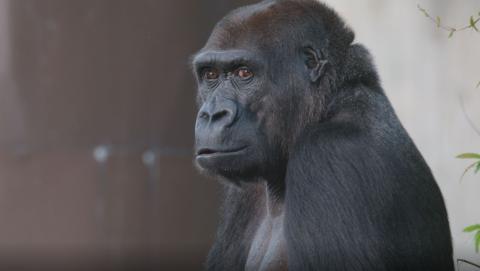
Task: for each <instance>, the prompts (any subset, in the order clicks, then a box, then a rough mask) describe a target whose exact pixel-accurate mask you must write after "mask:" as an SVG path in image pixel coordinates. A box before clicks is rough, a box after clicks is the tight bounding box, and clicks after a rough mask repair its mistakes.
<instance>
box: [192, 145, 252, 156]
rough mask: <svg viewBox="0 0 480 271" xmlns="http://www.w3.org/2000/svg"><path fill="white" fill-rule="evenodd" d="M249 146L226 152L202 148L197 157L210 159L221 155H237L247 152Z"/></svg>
mask: <svg viewBox="0 0 480 271" xmlns="http://www.w3.org/2000/svg"><path fill="white" fill-rule="evenodd" d="M246 148H247V146H243V147H240V148H235V149H226V150H216V149H212V148H200V149H199V150H198V151H197V157H208V156H219V155H228V154H235V153H239V152H241V151H243V150H245V149H246Z"/></svg>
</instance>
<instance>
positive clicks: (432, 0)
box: [0, 0, 480, 270]
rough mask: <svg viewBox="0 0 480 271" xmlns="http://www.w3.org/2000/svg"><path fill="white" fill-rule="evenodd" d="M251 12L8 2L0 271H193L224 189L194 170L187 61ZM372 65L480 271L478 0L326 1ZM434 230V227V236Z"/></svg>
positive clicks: (0, 113)
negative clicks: (475, 165) (469, 229)
mask: <svg viewBox="0 0 480 271" xmlns="http://www.w3.org/2000/svg"><path fill="white" fill-rule="evenodd" d="M248 2H253V1H248V0H238V1H233V0H231V1H223V0H202V1H197V0H181V1H155V0H137V1H128V0H102V1H97V0H82V1H79V0H77V1H62V0H42V1H35V0H0V269H1V270H5V268H6V267H8V268H9V269H8V270H14V269H21V268H24V269H25V268H31V267H32V266H33V267H37V268H36V270H38V267H39V266H42V267H45V268H46V269H49V270H53V269H55V268H59V269H60V270H61V269H62V268H64V267H65V266H66V265H68V266H69V267H73V266H74V267H76V268H77V269H82V268H85V269H90V270H92V268H94V267H104V268H112V269H115V270H127V269H128V270H130V269H131V268H133V267H134V266H135V267H137V268H138V267H139V266H142V267H143V268H147V267H148V268H151V269H157V270H168V269H169V268H170V269H173V270H180V269H181V268H184V269H191V270H199V269H200V268H201V264H202V262H203V260H204V258H205V256H206V253H207V251H208V247H209V245H210V243H211V241H212V239H213V236H214V230H215V225H216V219H217V218H216V214H217V205H218V204H217V203H218V194H219V193H218V191H219V186H218V185H217V184H216V183H215V182H214V181H211V180H206V179H203V178H201V177H199V176H198V175H197V174H196V173H195V170H194V169H193V166H192V155H191V153H192V151H191V148H192V139H193V134H192V133H193V121H194V116H195V110H196V109H195V105H194V95H195V86H194V84H193V81H192V76H191V73H190V71H189V68H188V57H189V56H190V55H191V54H192V53H194V52H195V51H196V50H198V49H199V48H200V47H201V46H202V44H203V42H204V41H205V40H206V38H207V37H208V34H209V31H210V30H211V28H212V27H213V25H214V23H215V22H216V21H217V20H218V19H219V18H221V17H222V15H224V13H225V12H226V11H227V10H230V9H231V8H233V7H235V6H239V5H243V4H246V3H248ZM326 2H327V3H329V4H330V5H331V6H333V7H334V8H335V9H336V10H337V11H338V12H339V13H340V14H341V15H342V16H343V17H345V19H346V20H347V22H348V23H349V24H350V25H351V26H352V27H353V28H354V30H355V31H356V33H357V41H359V42H361V43H363V44H365V45H366V46H367V47H368V48H369V49H370V50H371V53H372V54H373V56H374V58H375V60H376V63H377V65H378V69H379V73H380V76H381V78H382V79H383V86H384V87H385V90H386V93H387V95H388V96H389V97H390V99H391V101H392V103H393V105H394V107H395V109H396V110H397V113H398V115H399V116H400V118H401V120H402V121H403V123H404V125H405V127H406V129H407V130H408V131H409V133H410V134H411V136H412V137H413V139H414V140H415V142H416V143H417V145H418V147H419V149H420V150H421V151H422V153H423V154H424V156H425V158H426V160H427V162H428V163H429V164H430V166H431V167H432V170H433V172H434V174H435V176H436V178H437V181H438V182H439V185H440V186H441V189H442V191H443V193H444V195H445V198H446V201H447V205H448V211H449V215H450V221H451V225H452V233H453V237H454V241H455V249H456V256H457V257H462V258H467V259H470V260H472V261H475V262H477V263H479V262H480V258H479V256H478V254H475V253H474V249H473V248H474V246H473V241H472V240H473V239H472V236H471V235H468V234H464V233H462V229H463V228H464V227H465V226H467V225H469V224H474V223H480V211H479V206H480V180H479V179H480V178H479V177H478V175H477V176H476V177H475V176H474V175H471V174H468V175H467V176H466V177H465V179H464V180H463V182H462V183H459V179H460V176H461V174H462V172H463V170H464V169H465V167H466V166H467V162H466V161H462V160H458V159H455V156H456V155H457V154H459V153H461V152H473V151H477V152H478V151H479V146H480V136H479V135H477V134H476V133H475V132H474V130H473V129H472V128H471V127H470V126H469V124H468V122H467V120H466V117H465V114H464V113H463V110H462V107H461V102H460V98H459V97H462V99H463V101H464V108H465V111H466V113H467V114H468V115H469V116H470V118H471V119H472V120H473V121H475V122H476V123H477V126H479V127H480V106H479V103H480V90H479V89H475V85H476V83H477V82H478V81H479V80H480V69H479V63H480V51H479V50H478V46H479V44H480V35H479V34H476V33H473V32H470V31H466V32H461V33H458V34H456V35H455V36H454V38H452V39H447V35H448V33H445V32H442V31H440V30H437V29H436V28H435V26H434V25H433V23H431V22H429V21H428V20H426V18H425V17H424V16H423V15H422V14H421V13H420V12H419V11H418V10H417V7H416V5H417V3H420V4H421V5H422V6H423V7H424V8H426V9H428V10H429V11H430V12H431V13H432V14H434V15H439V16H441V17H442V20H443V21H444V22H445V23H446V24H451V25H454V26H458V25H463V24H466V23H468V18H469V16H470V15H473V14H475V13H478V12H479V11H480V3H479V2H478V0H462V1H452V0H450V1H448V0H419V1H412V0H408V1H385V0H364V1H348V0H327V1H326ZM432 227H434V225H432Z"/></svg>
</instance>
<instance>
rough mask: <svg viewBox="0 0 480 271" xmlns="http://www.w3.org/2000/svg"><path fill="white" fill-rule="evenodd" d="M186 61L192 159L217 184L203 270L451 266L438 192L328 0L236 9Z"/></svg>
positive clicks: (402, 270)
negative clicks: (216, 212)
mask: <svg viewBox="0 0 480 271" xmlns="http://www.w3.org/2000/svg"><path fill="white" fill-rule="evenodd" d="M392 53H395V52H394V51H393V50H392ZM192 69H193V72H194V74H195V77H196V80H197V84H198V93H197V104H198V108H199V110H198V115H197V119H196V124H195V164H196V167H197V168H198V169H199V170H200V171H201V172H202V173H204V174H206V175H208V176H212V177H215V178H217V179H218V180H219V181H220V182H221V183H222V184H223V187H224V190H225V191H224V194H225V197H224V200H223V206H222V208H221V221H220V225H219V227H218V231H217V234H216V241H215V243H214V245H213V247H212V248H211V251H210V253H209V255H208V259H207V262H206V269H207V270H322V271H328V270H332V271H339V270H349V271H355V270H365V271H367V270H368V271H375V270H389V271H393V270H398V271H408V270H422V271H428V270H436V271H438V270H454V266H453V259H452V244H451V235H450V229H449V222H448V217H447V212H446V208H445V204H444V201H443V197H442V194H441V192H440V190H439V188H438V186H437V184H436V182H435V180H434V177H433V176H432V173H431V171H430V169H429V167H428V165H427V164H426V162H425V161H424V159H423V158H422V156H421V154H420V153H419V151H418V150H417V148H416V147H415V145H414V143H413V142H412V140H411V138H410V137H409V135H408V134H407V132H406V131H405V129H404V128H403V127H402V125H401V123H400V121H399V119H398V118H397V116H396V115H395V112H394V110H393V108H392V106H391V104H390V102H389V101H388V99H387V97H386V95H385V93H384V91H383V89H382V87H381V85H380V82H379V78H378V76H377V72H376V70H375V67H374V65H373V64H372V60H371V57H370V55H369V53H368V52H367V50H366V49H365V48H364V47H363V46H362V45H360V44H358V43H355V42H354V34H353V32H352V30H351V29H350V28H349V27H347V26H346V25H345V23H344V21H343V20H342V19H341V18H340V17H339V16H338V15H337V14H336V13H335V12H334V11H333V10H332V9H330V8H329V7H327V6H325V5H324V4H322V3H319V2H317V1H315V0H269V1H262V2H260V3H257V4H254V5H250V6H246V7H242V8H239V9H236V10H234V11H232V12H231V13H229V14H228V15H227V16H226V17H224V18H223V19H222V20H221V21H220V22H218V23H217V25H216V26H215V28H214V30H213V32H212V34H211V36H210V37H209V39H208V41H207V43H206V45H205V46H204V47H203V48H202V49H201V50H200V51H199V52H198V53H196V54H195V55H194V56H193V58H192Z"/></svg>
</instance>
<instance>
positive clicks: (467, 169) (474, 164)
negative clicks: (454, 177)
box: [460, 162, 479, 182]
mask: <svg viewBox="0 0 480 271" xmlns="http://www.w3.org/2000/svg"><path fill="white" fill-rule="evenodd" d="M478 163H479V162H475V163H473V164H471V165H469V166H468V167H467V168H466V169H465V170H464V171H463V173H462V177H460V182H461V181H462V180H463V177H465V174H467V172H468V171H469V170H470V169H472V168H473V167H474V166H476V165H477V164H478Z"/></svg>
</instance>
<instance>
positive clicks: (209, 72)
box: [203, 69, 219, 80]
mask: <svg viewBox="0 0 480 271" xmlns="http://www.w3.org/2000/svg"><path fill="white" fill-rule="evenodd" d="M218 76H219V73H218V70H216V69H206V70H205V72H204V73H203V77H204V78H205V79H207V80H216V79H218Z"/></svg>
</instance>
